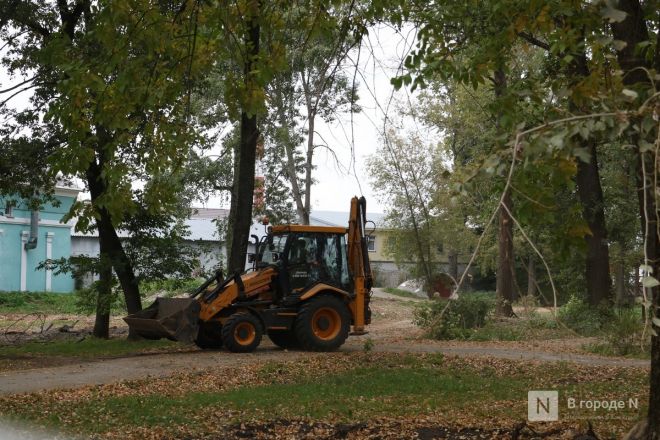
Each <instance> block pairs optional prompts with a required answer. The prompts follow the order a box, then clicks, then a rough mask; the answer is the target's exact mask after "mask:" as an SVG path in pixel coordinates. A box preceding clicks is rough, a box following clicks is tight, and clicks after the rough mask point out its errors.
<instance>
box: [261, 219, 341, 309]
mask: <svg viewBox="0 0 660 440" xmlns="http://www.w3.org/2000/svg"><path fill="white" fill-rule="evenodd" d="M254 260H255V261H254V267H255V269H258V268H262V267H266V266H269V265H276V266H277V268H278V273H279V275H278V278H279V280H278V281H279V283H280V285H281V291H282V292H291V294H292V295H295V296H298V295H301V294H302V293H304V292H305V291H306V290H307V289H309V288H310V287H312V286H313V285H315V284H317V283H319V282H320V283H324V284H328V285H330V286H333V287H336V288H339V289H342V290H345V291H347V292H350V291H351V290H352V285H351V277H350V274H349V272H348V258H347V250H346V230H345V229H344V228H327V227H315V226H298V225H289V226H276V227H274V228H273V229H272V231H271V232H270V233H269V234H268V235H267V236H266V237H264V239H262V240H261V242H260V244H259V248H258V252H257V255H255V258H254Z"/></svg>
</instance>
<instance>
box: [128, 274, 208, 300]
mask: <svg viewBox="0 0 660 440" xmlns="http://www.w3.org/2000/svg"><path fill="white" fill-rule="evenodd" d="M203 282H204V280H203V279H201V278H166V279H162V280H153V281H142V282H141V283H140V294H142V295H143V296H150V295H153V294H158V295H160V296H175V295H179V294H182V293H192V292H194V291H195V290H196V289H197V288H198V287H199V286H201V285H202V283H203Z"/></svg>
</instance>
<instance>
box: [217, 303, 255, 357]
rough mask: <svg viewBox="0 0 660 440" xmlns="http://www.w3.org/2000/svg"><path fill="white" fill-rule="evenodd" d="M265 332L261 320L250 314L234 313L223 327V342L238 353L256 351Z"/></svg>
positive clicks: (230, 349)
mask: <svg viewBox="0 0 660 440" xmlns="http://www.w3.org/2000/svg"><path fill="white" fill-rule="evenodd" d="M262 335H263V330H262V328H261V323H260V322H259V320H258V319H257V318H256V317H255V316H253V315H252V314H250V313H247V312H239V313H234V314H233V315H231V316H230V317H229V318H227V320H226V321H225V323H224V325H223V326H222V342H223V343H224V344H225V347H227V350H229V351H233V352H236V353H247V352H250V351H254V349H255V348H257V346H258V345H259V344H260V343H261V336H262Z"/></svg>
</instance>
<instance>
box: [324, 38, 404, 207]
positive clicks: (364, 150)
mask: <svg viewBox="0 0 660 440" xmlns="http://www.w3.org/2000/svg"><path fill="white" fill-rule="evenodd" d="M414 43H415V33H414V29H412V28H408V29H404V30H403V31H402V32H401V33H399V32H397V31H395V30H394V29H392V28H391V27H388V26H381V27H378V28H372V29H370V32H369V36H368V38H367V39H365V42H364V43H363V45H362V48H361V50H360V53H359V63H358V66H359V68H358V72H357V80H358V81H359V83H360V88H359V92H358V93H359V97H360V101H359V104H360V106H361V107H362V112H360V113H357V114H354V115H353V120H352V126H351V118H350V115H345V116H344V117H343V118H342V120H341V121H338V123H335V124H333V125H332V126H328V125H326V124H324V123H323V122H320V123H318V125H319V128H318V132H319V134H320V135H321V136H322V138H323V139H324V140H325V141H326V142H327V143H328V144H329V145H330V146H331V147H333V149H334V151H335V152H336V154H337V157H338V159H339V161H340V162H341V163H342V169H338V167H337V166H336V165H335V160H334V158H333V157H332V155H330V154H329V153H328V152H327V151H326V150H325V149H319V150H317V151H318V153H317V154H315V156H314V161H315V164H316V165H317V169H316V171H315V173H316V174H315V178H316V180H317V181H318V183H317V184H316V185H314V187H313V188H312V201H313V203H312V209H319V210H330V211H347V210H348V209H349V199H350V197H351V196H353V195H364V196H365V197H366V198H367V209H368V210H369V211H370V212H384V210H385V208H386V207H385V206H383V205H382V204H381V203H379V202H378V201H377V200H376V198H375V196H374V193H373V190H372V188H371V184H370V180H369V174H368V173H367V170H366V158H367V157H368V156H370V155H372V154H375V153H376V150H377V148H378V146H379V137H380V134H381V133H382V132H383V122H384V120H385V114H386V112H387V113H389V115H390V117H391V116H392V113H393V112H394V109H393V105H394V101H395V100H406V99H408V98H409V96H408V95H407V93H406V92H405V91H398V92H394V91H393V87H392V85H391V84H390V78H392V77H393V76H395V75H396V72H397V70H398V69H399V67H400V65H401V62H402V59H403V58H404V57H405V55H406V54H407V53H408V52H409V50H410V48H411V46H412V45H414ZM350 56H351V59H352V61H353V64H354V63H355V62H356V61H358V59H357V58H358V53H357V51H355V52H353V53H351V55H350ZM347 70H348V71H347V73H348V74H350V75H351V77H352V75H353V74H354V73H355V69H354V68H349V69H347ZM352 148H354V150H353V151H352ZM353 153H354V154H353ZM348 167H350V173H347V172H346V168H348Z"/></svg>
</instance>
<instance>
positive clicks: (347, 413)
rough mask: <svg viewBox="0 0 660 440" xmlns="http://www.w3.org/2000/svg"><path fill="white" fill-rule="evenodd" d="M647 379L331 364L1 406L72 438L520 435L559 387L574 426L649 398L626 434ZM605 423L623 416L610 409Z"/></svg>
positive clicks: (385, 357) (614, 430)
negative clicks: (251, 425)
mask: <svg viewBox="0 0 660 440" xmlns="http://www.w3.org/2000/svg"><path fill="white" fill-rule="evenodd" d="M333 368H335V370H334V371H333ZM336 368H338V371H337V370H336ZM647 376H648V373H647V372H646V371H641V370H635V369H625V368H621V369H609V370H603V369H599V368H596V367H593V368H590V367H584V366H576V365H570V364H565V363H555V364H545V365H537V364H529V363H523V362H513V361H492V360H491V361H489V360H481V361H480V360H467V359H444V358H443V357H442V356H439V355H411V354H406V355H395V354H351V355H328V356H327V357H323V358H314V359H307V360H298V361H292V362H275V363H273V362H269V363H266V364H262V365H254V364H252V365H247V366H244V367H241V368H233V369H231V368H224V369H223V368H219V369H217V370H213V371H205V372H198V373H190V374H184V375H180V376H178V377H173V378H163V379H153V378H152V379H149V380H143V381H135V382H128V383H126V384H123V385H121V386H119V387H115V386H111V385H109V386H106V387H101V388H93V389H89V390H86V391H84V392H82V393H81V392H76V391H71V392H51V393H44V394H40V395H30V396H26V397H25V399H24V400H23V401H22V400H21V399H20V398H18V399H16V398H13V397H12V399H13V400H9V398H6V399H3V398H0V407H3V408H5V409H3V410H0V412H2V413H4V414H3V415H4V416H9V417H12V418H18V419H22V420H31V421H33V422H37V423H39V424H47V425H52V426H56V427H60V428H63V429H64V430H65V431H68V432H72V433H81V434H83V435H90V434H102V435H103V436H107V437H109V438H119V437H122V438H125V439H129V438H142V437H141V436H143V435H144V433H145V432H154V433H158V434H159V435H161V436H163V437H168V435H166V434H167V433H169V434H172V435H174V436H175V437H176V436H181V434H182V433H185V434H186V435H187V436H188V437H196V436H202V437H203V436H205V435H206V436H208V435H216V436H221V435H222V433H223V432H226V431H225V430H226V428H227V426H230V425H234V424H237V423H243V422H245V423H248V422H253V421H269V420H270V421H273V420H291V419H298V420H299V419H301V418H303V419H305V420H312V421H314V420H318V421H323V420H329V421H331V422H332V423H356V422H367V423H368V422H370V421H373V420H374V419H379V418H389V419H405V420H409V421H410V423H417V422H416V420H419V417H420V416H423V417H426V418H427V421H426V422H425V423H429V422H428V420H429V419H428V418H429V417H430V418H431V419H433V418H434V417H439V419H437V420H444V422H435V423H447V420H461V422H462V423H468V424H470V423H471V424H474V425H475V426H484V423H490V424H491V425H486V426H491V427H492V426H493V425H492V424H493V423H494V424H495V425H496V426H497V425H499V427H507V426H508V427H511V426H513V425H515V424H517V423H519V421H520V420H521V419H524V418H525V416H526V414H527V391H528V390H530V389H556V390H558V391H559V393H560V405H562V408H563V409H562V410H561V411H563V412H562V420H563V421H569V422H570V421H575V422H584V420H583V417H584V418H589V419H593V418H594V417H595V416H599V415H601V414H597V413H596V414H595V413H594V412H593V410H585V411H580V410H575V411H570V412H568V411H566V409H565V408H566V401H567V399H568V398H569V397H574V398H577V399H587V400H588V399H599V400H605V399H607V400H611V399H626V401H627V399H628V398H638V399H639V403H640V405H639V408H638V409H636V410H635V409H630V410H628V409H627V410H622V411H621V412H619V413H617V414H616V415H617V416H620V417H624V418H626V420H628V422H625V423H623V424H622V423H621V421H620V420H614V419H613V420H611V421H610V420H609V419H607V418H605V419H604V420H603V419H599V420H598V422H597V423H596V428H597V432H598V433H599V434H601V435H607V436H611V435H612V434H614V435H616V436H619V434H621V432H622V431H623V430H625V426H626V425H628V426H632V424H634V421H635V420H636V419H637V418H638V417H639V416H641V415H642V414H644V411H645V409H644V404H645V398H644V397H645V393H646V391H647ZM223 378H224V380H223ZM63 402H66V404H63ZM72 409H73V410H72ZM603 414H604V415H605V416H607V417H610V416H611V414H610V413H609V412H607V411H604V412H603ZM92 421H93V423H92ZM430 423H434V422H430ZM152 430H153V431H152ZM131 433H132V434H133V435H131Z"/></svg>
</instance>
